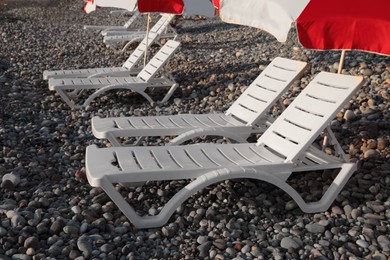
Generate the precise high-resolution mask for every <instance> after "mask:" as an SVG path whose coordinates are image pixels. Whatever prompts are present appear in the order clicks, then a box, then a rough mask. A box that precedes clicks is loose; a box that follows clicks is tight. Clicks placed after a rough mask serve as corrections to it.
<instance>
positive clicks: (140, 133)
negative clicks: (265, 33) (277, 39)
mask: <svg viewBox="0 0 390 260" xmlns="http://www.w3.org/2000/svg"><path fill="white" fill-rule="evenodd" d="M306 68H307V63H306V62H300V61H295V60H290V59H286V58H281V57H278V58H275V59H274V60H273V61H272V62H271V63H270V64H269V65H268V66H267V67H266V68H265V70H264V71H263V72H262V73H261V74H260V75H259V76H258V77H257V78H256V79H255V80H254V81H253V82H252V84H251V85H250V86H249V87H248V88H247V89H246V90H245V92H244V93H242V94H241V96H240V97H239V98H238V99H237V100H236V101H235V102H234V103H233V104H232V105H231V107H230V108H229V109H228V110H227V111H226V113H224V114H222V113H214V114H179V115H167V116H148V117H114V118H100V117H94V118H93V119H92V131H93V133H94V135H95V136H96V137H97V138H107V139H108V140H109V141H110V142H111V143H112V144H113V145H114V146H120V145H121V142H119V138H120V137H138V139H137V140H136V141H135V142H134V143H133V144H134V145H138V144H139V143H140V141H142V139H143V137H145V136H177V137H176V138H174V139H173V140H171V142H170V143H169V144H171V145H172V144H181V143H183V142H185V141H187V140H189V139H191V138H194V137H198V136H205V135H218V136H223V137H226V138H229V139H231V140H234V141H236V142H245V140H246V139H247V138H248V137H249V135H250V134H251V133H258V132H263V131H264V130H265V129H266V125H267V124H270V122H269V121H270V119H269V118H268V117H267V113H268V112H269V110H270V108H271V107H272V106H273V105H274V104H275V103H276V102H277V101H278V100H280V98H281V96H282V95H283V93H285V92H286V91H287V89H288V88H289V87H290V86H291V84H292V83H293V82H294V81H295V80H296V79H297V78H299V77H300V76H301V75H302V73H303V72H304V71H305V70H306Z"/></svg>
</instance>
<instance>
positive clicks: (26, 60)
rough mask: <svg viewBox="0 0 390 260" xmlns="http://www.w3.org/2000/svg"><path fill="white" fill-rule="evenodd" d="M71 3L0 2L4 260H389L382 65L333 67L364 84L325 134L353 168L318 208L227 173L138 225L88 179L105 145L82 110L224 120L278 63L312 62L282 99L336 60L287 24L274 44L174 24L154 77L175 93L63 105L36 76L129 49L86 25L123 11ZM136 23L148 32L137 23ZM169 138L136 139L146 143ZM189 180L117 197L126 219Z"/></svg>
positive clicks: (198, 24)
mask: <svg viewBox="0 0 390 260" xmlns="http://www.w3.org/2000/svg"><path fill="white" fill-rule="evenodd" d="M82 7H83V2H82V1H80V0H63V1H54V0H25V1H22V0H15V1H4V0H0V148H1V150H0V177H1V178H0V259H1V260H7V259H17V260H29V259H33V260H37V259H78V260H82V259H121V260H122V259H123V260H124V259H236V260H239V259H277V260H281V259H350V260H355V259H372V260H388V259H390V146H389V142H390V104H389V99H390V57H388V56H381V55H378V54H373V53H367V52H358V51H350V52H347V55H346V60H345V64H344V69H343V71H342V73H344V74H350V75H360V76H363V77H364V79H365V84H364V85H363V87H362V88H361V89H360V90H359V91H358V92H357V93H356V95H355V96H354V97H353V98H352V99H351V101H350V102H349V103H348V105H347V106H345V107H344V109H343V110H342V111H340V112H339V114H338V115H337V118H335V119H334V120H333V121H332V123H331V127H332V129H333V130H334V132H335V134H336V136H337V138H338V141H339V142H340V144H341V146H342V148H343V150H344V151H345V153H346V155H347V157H348V158H349V159H350V160H351V161H353V162H356V163H357V164H358V170H357V171H356V172H355V173H354V175H353V176H352V177H351V179H350V180H349V181H348V183H347V184H346V185H345V187H344V189H343V190H342V192H341V193H340V194H339V195H338V197H337V199H336V200H335V201H334V203H333V204H332V206H331V207H330V208H329V209H328V210H327V211H325V212H319V213H315V214H307V213H304V212H302V211H301V210H300V209H299V208H298V206H297V205H296V204H295V202H294V201H293V200H292V199H291V197H289V196H288V195H287V194H286V193H285V192H284V191H283V190H280V189H278V188H276V187H275V186H272V185H270V184H268V183H265V182H261V181H255V180H246V179H236V180H229V181H224V182H222V183H218V184H216V185H213V186H210V187H207V188H205V189H204V190H202V191H201V192H199V193H197V194H196V195H193V196H192V197H190V198H189V199H188V200H187V201H185V202H184V203H183V204H182V206H181V207H179V208H178V209H177V210H176V211H175V213H174V214H173V215H172V217H171V218H170V220H169V221H168V223H167V224H165V225H164V226H162V227H159V228H151V229H136V228H135V227H134V226H133V225H132V224H131V223H130V222H129V220H128V219H127V218H126V217H125V216H124V215H123V214H122V212H121V211H120V210H119V209H118V208H117V207H116V205H115V204H114V203H113V202H112V201H111V199H110V198H109V197H108V196H107V195H106V194H105V193H104V191H102V190H101V189H100V188H93V187H91V186H90V185H89V184H88V181H87V179H86V177H85V169H84V165H85V149H86V147H87V146H88V145H91V144H95V145H97V146H99V147H107V146H109V145H110V144H109V143H108V141H107V140H99V139H97V138H95V137H94V136H93V134H92V131H91V125H90V120H91V118H92V117H93V116H101V117H112V116H147V115H170V114H178V113H194V114H197V113H214V112H224V111H226V109H227V108H228V107H229V106H230V104H231V103H232V102H234V100H235V99H237V97H238V96H239V95H240V94H241V93H242V92H243V91H244V90H245V89H246V87H247V86H248V85H249V84H250V83H251V82H252V81H253V80H254V79H255V78H256V77H257V76H258V75H259V73H260V72H261V71H262V70H263V69H264V68H265V67H266V66H267V65H268V64H269V63H270V62H271V61H272V59H274V58H275V57H278V56H281V57H286V58H291V59H296V60H302V61H306V62H308V64H309V65H310V68H309V69H308V71H307V72H306V73H305V74H304V75H303V76H302V77H301V78H300V79H299V80H298V81H296V82H295V83H294V84H293V85H292V86H291V88H290V90H289V91H288V92H287V93H285V94H284V95H283V103H284V104H285V105H288V104H289V103H290V102H291V101H292V100H293V99H294V97H296V96H297V95H298V94H299V93H300V91H301V90H302V89H303V88H304V87H305V86H306V85H307V84H308V83H309V82H310V80H311V79H312V78H313V77H314V76H315V75H316V74H318V73H319V72H320V71H330V72H335V73H336V72H337V69H338V66H339V58H340V53H341V52H340V51H315V50H308V49H305V48H304V47H302V46H301V45H300V44H299V42H298V40H297V36H296V31H295V29H292V30H291V32H290V35H289V39H288V41H287V42H285V43H280V42H278V41H277V40H276V39H275V38H274V37H273V36H272V35H270V34H268V33H267V32H264V31H261V30H259V29H256V28H250V27H244V26H239V25H232V24H226V23H223V22H222V21H221V20H220V19H219V18H218V17H215V18H203V17H180V18H179V19H178V21H177V26H176V30H177V32H178V37H177V40H178V41H180V42H181V47H180V49H179V50H178V51H177V52H176V53H175V54H174V56H173V57H172V59H171V60H170V62H169V63H168V64H167V66H166V68H165V71H164V72H166V73H171V74H172V76H173V77H174V78H175V80H176V81H177V83H178V84H179V87H178V88H177V90H176V91H175V92H174V94H173V96H172V97H171V99H170V100H169V101H168V102H167V103H165V104H153V105H151V104H150V103H149V102H147V101H146V100H145V99H144V98H143V97H141V96H140V95H137V94H134V93H129V92H128V91H113V92H108V93H107V94H105V95H103V96H101V97H99V98H97V99H95V100H94V101H93V102H92V103H91V104H90V105H89V106H88V107H86V108H85V109H78V110H71V109H70V108H69V107H68V106H67V105H66V104H65V103H64V102H63V101H62V99H61V98H60V97H59V95H58V94H56V93H55V92H53V91H50V90H49V89H48V85H47V81H44V80H43V78H42V73H43V71H44V70H60V69H78V68H94V67H96V68H98V67H112V66H121V65H122V64H123V63H124V61H125V60H126V59H127V57H128V56H129V55H130V54H131V52H132V50H133V49H134V48H135V47H136V46H137V45H134V46H132V47H130V48H128V49H127V50H126V51H124V52H121V53H120V52H115V51H114V50H112V49H110V48H108V47H107V46H105V44H104V43H103V39H102V37H101V36H100V35H98V34H93V33H86V32H85V31H84V30H83V25H87V24H88V25H109V24H117V25H119V24H123V23H124V22H125V21H126V20H127V17H128V16H126V15H118V14H116V15H113V14H110V9H109V8H100V9H98V10H96V11H95V12H93V13H91V14H88V15H86V14H84V12H83V10H82ZM156 20H157V18H156V17H153V21H156ZM137 26H139V28H143V27H142V26H145V27H146V17H143V18H142V19H141V20H140V21H139V23H138V24H137ZM157 50H158V47H157V46H154V47H153V48H152V49H151V50H150V51H151V52H155V51H157ZM154 95H155V97H157V98H158V96H159V93H158V92H157V93H154ZM168 141H169V137H161V138H160V137H159V138H147V139H145V141H144V142H143V145H164V144H165V143H167V142H168ZM200 141H202V142H217V143H220V142H225V140H223V139H219V138H216V137H210V138H205V139H202V140H195V142H200ZM250 141H256V136H253V137H251V138H250ZM335 174H337V172H336V173H335V172H330V171H323V172H307V173H300V174H293V176H292V177H290V179H289V180H288V181H289V183H291V185H292V186H293V187H294V188H296V189H297V190H299V191H300V192H301V194H302V196H303V198H304V199H305V200H307V201H316V200H318V199H319V198H321V196H322V194H323V193H324V192H325V191H326V189H327V187H328V185H329V184H330V183H331V182H332V180H333V178H334V177H335ZM187 183H188V182H187V181H171V182H167V181H166V182H150V183H147V184H145V185H143V186H139V187H120V186H118V189H121V190H122V191H123V193H125V194H126V196H127V199H128V200H129V202H130V203H131V204H132V205H133V206H134V207H136V208H137V211H139V212H141V213H142V214H149V215H155V214H157V213H158V212H159V210H160V209H161V207H162V206H163V205H164V204H165V203H166V202H167V200H168V199H169V198H170V197H172V196H173V195H174V194H175V193H177V192H178V191H179V190H180V188H182V187H184V186H185V185H186V184H187Z"/></svg>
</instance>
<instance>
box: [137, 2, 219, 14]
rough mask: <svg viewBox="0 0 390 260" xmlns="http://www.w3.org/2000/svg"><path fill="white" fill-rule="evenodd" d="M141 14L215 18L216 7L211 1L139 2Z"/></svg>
mask: <svg viewBox="0 0 390 260" xmlns="http://www.w3.org/2000/svg"><path fill="white" fill-rule="evenodd" d="M138 10H139V11H140V12H141V13H151V12H153V13H170V14H185V15H195V14H197V15H203V16H208V17H212V16H214V5H213V3H212V2H210V0H138Z"/></svg>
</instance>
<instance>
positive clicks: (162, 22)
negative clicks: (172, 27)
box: [150, 14, 175, 34]
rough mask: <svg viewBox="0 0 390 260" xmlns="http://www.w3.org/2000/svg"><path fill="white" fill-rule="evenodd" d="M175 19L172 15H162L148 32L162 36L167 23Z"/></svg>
mask: <svg viewBox="0 0 390 260" xmlns="http://www.w3.org/2000/svg"><path fill="white" fill-rule="evenodd" d="M174 17H175V15H173V14H162V15H161V18H160V19H159V20H158V21H157V22H156V24H155V25H153V27H152V28H151V29H150V32H153V33H157V34H162V33H164V30H165V29H166V28H167V27H168V25H169V23H170V22H171V21H172V19H173V18H174Z"/></svg>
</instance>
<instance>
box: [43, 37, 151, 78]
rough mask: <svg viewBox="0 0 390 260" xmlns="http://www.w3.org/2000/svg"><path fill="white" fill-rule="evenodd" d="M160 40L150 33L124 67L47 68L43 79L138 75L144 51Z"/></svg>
mask: <svg viewBox="0 0 390 260" xmlns="http://www.w3.org/2000/svg"><path fill="white" fill-rule="evenodd" d="M157 40H158V35H157V34H156V33H149V34H148V37H147V38H146V37H145V38H144V39H143V40H142V41H141V43H140V44H139V45H138V46H137V48H136V49H135V50H134V51H133V52H132V53H131V55H130V56H129V58H128V59H127V60H126V61H125V63H123V65H122V67H111V68H87V69H75V70H45V71H44V72H43V79H45V80H48V79H65V78H91V77H127V76H136V75H137V74H138V73H139V72H140V71H141V70H142V69H141V68H139V67H136V66H137V64H138V63H139V62H140V60H141V59H142V58H143V57H144V53H145V51H146V50H147V48H149V47H150V46H151V45H152V44H153V43H155V42H156V41H157Z"/></svg>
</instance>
